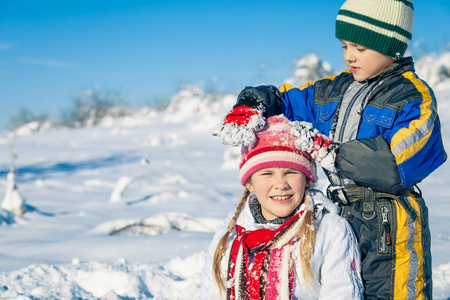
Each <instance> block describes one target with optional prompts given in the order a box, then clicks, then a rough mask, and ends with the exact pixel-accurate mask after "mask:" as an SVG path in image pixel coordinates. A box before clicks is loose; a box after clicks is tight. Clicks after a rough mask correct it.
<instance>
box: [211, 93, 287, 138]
mask: <svg viewBox="0 0 450 300" xmlns="http://www.w3.org/2000/svg"><path fill="white" fill-rule="evenodd" d="M279 113H281V94H280V92H279V91H278V89H277V88H276V87H274V86H271V85H267V86H257V87H246V88H245V89H243V90H242V91H241V92H240V93H239V95H238V98H237V102H236V104H235V105H234V106H233V109H232V110H231V111H229V112H228V114H227V116H226V117H225V118H224V119H223V121H222V122H221V123H220V124H218V125H217V126H216V127H215V128H214V129H213V135H215V136H218V137H219V138H220V139H221V141H222V143H223V144H226V145H231V146H239V145H241V144H242V143H243V144H244V145H246V146H248V145H251V144H252V143H253V142H254V140H255V131H258V130H261V129H262V128H263V127H264V124H265V118H268V117H271V116H274V115H277V114H279ZM264 117H265V118H264Z"/></svg>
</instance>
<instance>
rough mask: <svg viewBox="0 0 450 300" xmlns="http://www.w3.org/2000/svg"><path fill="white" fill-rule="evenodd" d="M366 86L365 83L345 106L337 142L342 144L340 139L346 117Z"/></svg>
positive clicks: (342, 135) (345, 123)
mask: <svg viewBox="0 0 450 300" xmlns="http://www.w3.org/2000/svg"><path fill="white" fill-rule="evenodd" d="M367 87H368V85H367V83H366V84H365V85H363V86H362V87H360V88H359V90H358V91H357V92H356V94H355V95H354V96H353V98H352V100H350V103H349V104H348V106H347V109H346V110H345V113H344V118H343V119H342V123H341V128H340V129H339V135H338V139H337V141H341V142H342V138H343V137H344V131H345V130H344V128H345V126H346V125H347V121H348V117H349V115H350V113H351V111H352V108H353V104H355V102H356V100H358V98H359V97H360V96H361V94H362V93H363V92H364V91H365V90H366V89H367Z"/></svg>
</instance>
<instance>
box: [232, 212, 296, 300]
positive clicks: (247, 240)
mask: <svg viewBox="0 0 450 300" xmlns="http://www.w3.org/2000/svg"><path fill="white" fill-rule="evenodd" d="M302 214H303V211H300V212H299V213H297V214H296V215H295V216H293V217H292V218H291V219H289V220H288V221H286V222H285V223H284V224H283V225H281V226H280V227H279V228H278V229H277V230H270V229H257V230H253V231H246V229H245V228H243V227H242V226H239V225H237V226H236V227H237V233H238V235H237V237H236V239H235V240H234V241H233V245H232V247H231V255H230V263H229V270H228V271H229V272H228V279H227V299H239V300H241V299H244V300H259V299H271V300H272V299H293V288H294V263H293V259H292V249H293V244H294V242H295V241H297V240H298V239H299V237H300V230H299V228H300V224H301V220H302V218H301V217H300V216H301V215H302Z"/></svg>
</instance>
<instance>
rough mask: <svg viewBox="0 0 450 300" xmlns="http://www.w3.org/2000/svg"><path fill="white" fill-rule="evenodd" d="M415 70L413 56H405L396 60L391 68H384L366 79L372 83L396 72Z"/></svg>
mask: <svg viewBox="0 0 450 300" xmlns="http://www.w3.org/2000/svg"><path fill="white" fill-rule="evenodd" d="M408 71H411V72H414V71H415V70H414V62H413V58H412V57H411V56H408V57H405V58H403V59H401V60H399V61H397V62H395V63H394V64H393V65H392V66H390V67H389V68H386V69H384V70H382V71H381V72H379V73H377V74H375V75H373V76H372V77H370V78H368V79H366V82H367V83H372V82H374V81H377V80H380V79H381V78H384V77H388V76H393V75H396V74H402V73H404V72H408Z"/></svg>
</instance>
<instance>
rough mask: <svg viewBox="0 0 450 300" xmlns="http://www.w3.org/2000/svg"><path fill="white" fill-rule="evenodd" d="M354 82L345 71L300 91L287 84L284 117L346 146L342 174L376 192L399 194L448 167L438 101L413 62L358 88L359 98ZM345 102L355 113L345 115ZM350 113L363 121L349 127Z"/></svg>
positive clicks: (340, 162) (394, 67)
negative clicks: (301, 122)
mask: <svg viewBox="0 0 450 300" xmlns="http://www.w3.org/2000/svg"><path fill="white" fill-rule="evenodd" d="M355 83H356V84H358V82H355V80H354V79H353V76H352V74H351V73H350V72H349V71H347V70H346V71H344V72H342V73H340V74H339V75H337V76H331V77H328V78H324V79H320V80H318V81H315V82H310V83H308V84H306V85H304V86H302V87H299V88H294V87H293V86H291V85H283V86H281V88H280V92H281V94H282V95H281V97H282V99H281V106H282V107H281V112H282V113H284V114H285V115H286V117H287V118H288V119H290V120H301V121H307V122H311V123H313V125H314V127H315V128H317V129H318V130H319V131H320V132H322V133H324V134H326V135H327V136H330V137H331V138H332V139H333V140H334V141H336V142H342V145H341V147H340V150H339V156H338V159H337V167H338V169H339V170H340V171H341V172H342V173H343V175H344V177H347V178H349V179H351V180H353V181H355V182H356V183H357V184H359V185H362V186H367V187H370V188H372V189H374V190H377V191H382V192H387V193H391V194H397V193H398V192H400V191H401V190H402V189H405V188H408V187H411V186H412V185H413V184H415V183H417V182H420V181H421V180H422V179H424V178H425V177H426V176H428V175H429V174H430V173H431V172H433V171H434V170H435V169H436V168H437V167H439V166H440V165H442V164H443V163H444V161H445V160H446V157H447V156H446V153H445V150H444V147H443V144H442V139H441V132H440V122H439V117H438V115H437V104H436V99H435V96H434V93H433V91H432V90H431V89H430V88H429V87H428V85H427V84H426V83H425V82H423V81H422V80H421V79H419V78H418V77H417V75H416V74H415V73H414V65H413V61H412V58H411V57H408V58H404V59H403V60H401V61H399V62H397V63H395V64H394V65H392V66H391V67H389V68H387V69H385V70H383V71H381V72H380V73H378V74H376V75H374V76H373V77H371V78H369V79H367V80H366V81H365V82H363V83H359V84H360V85H362V86H360V87H358V89H357V91H356V93H351V92H349V91H350V90H351V88H350V87H353V86H352V85H354V84H355ZM343 103H348V107H352V108H353V109H354V110H353V111H351V110H346V112H345V114H344V113H343V112H344V109H345V108H344V107H343ZM339 110H342V111H339ZM347 112H348V113H347ZM352 114H355V115H356V114H357V115H359V116H357V117H356V122H355V124H347V122H351V115H352ZM336 116H339V122H337V117H336ZM349 133H350V135H348V134H349ZM346 134H347V135H346ZM352 134H353V136H352ZM380 162H382V164H380ZM331 180H332V179H331ZM332 184H333V185H339V183H337V182H332ZM341 185H342V183H341Z"/></svg>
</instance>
